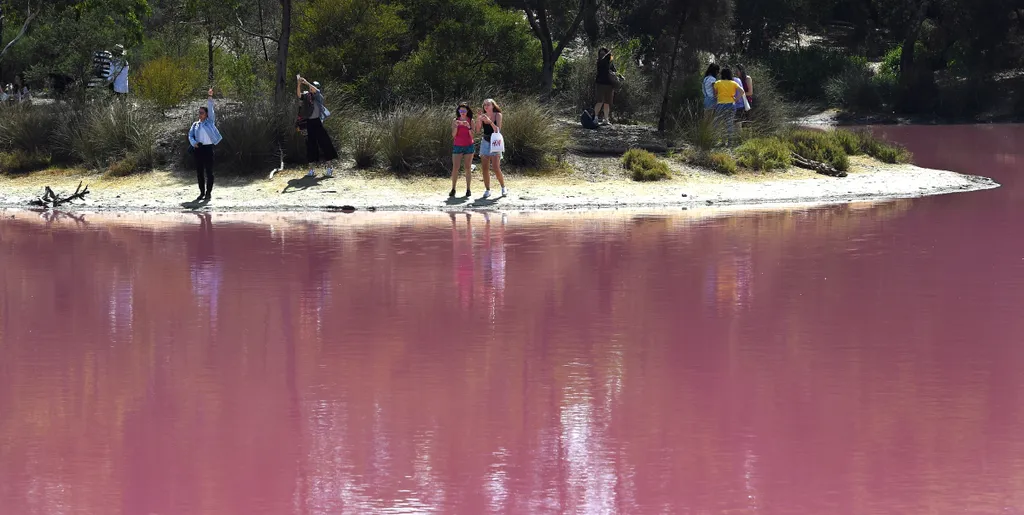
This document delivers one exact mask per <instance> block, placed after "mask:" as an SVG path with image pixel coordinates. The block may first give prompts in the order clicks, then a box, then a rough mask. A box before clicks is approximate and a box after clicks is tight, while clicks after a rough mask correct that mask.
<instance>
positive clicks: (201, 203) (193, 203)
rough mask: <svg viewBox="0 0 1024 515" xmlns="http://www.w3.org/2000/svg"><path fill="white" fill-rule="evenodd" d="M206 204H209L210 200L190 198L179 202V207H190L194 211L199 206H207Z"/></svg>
mask: <svg viewBox="0 0 1024 515" xmlns="http://www.w3.org/2000/svg"><path fill="white" fill-rule="evenodd" d="M208 205H210V201H209V200H190V201H188V202H182V203H181V207H183V208H185V209H191V210H193V211H195V210H196V209H199V208H201V207H204V206H208Z"/></svg>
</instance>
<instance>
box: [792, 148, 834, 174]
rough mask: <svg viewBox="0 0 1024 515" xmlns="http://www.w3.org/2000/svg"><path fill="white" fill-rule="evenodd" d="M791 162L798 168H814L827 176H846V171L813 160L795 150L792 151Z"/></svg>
mask: <svg viewBox="0 0 1024 515" xmlns="http://www.w3.org/2000/svg"><path fill="white" fill-rule="evenodd" d="M792 155H793V164H795V165H797V166H799V167H800V168H806V169H808V170H814V171H815V172H818V173H820V174H822V175H828V176H829V177H846V172H844V171H842V170H838V169H836V167H834V166H832V165H830V164H828V163H822V162H821V161H815V160H813V159H807V158H806V157H804V156H801V155H800V154H797V153H796V152H792Z"/></svg>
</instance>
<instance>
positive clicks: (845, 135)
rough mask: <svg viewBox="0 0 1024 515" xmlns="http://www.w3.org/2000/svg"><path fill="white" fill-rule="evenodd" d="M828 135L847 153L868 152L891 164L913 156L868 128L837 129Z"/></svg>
mask: <svg viewBox="0 0 1024 515" xmlns="http://www.w3.org/2000/svg"><path fill="white" fill-rule="evenodd" d="M828 135H829V136H830V137H831V138H832V140H833V141H834V142H835V143H836V144H838V145H839V146H840V147H842V149H843V151H844V152H846V154H847V155H851V156H859V155H863V154H867V155H869V156H871V157H873V158H875V159H877V160H879V161H882V162H884V163H889V164H897V163H909V162H910V160H911V159H912V157H913V156H912V155H911V153H910V152H909V151H908V150H907V149H905V148H903V147H901V146H899V145H894V144H892V143H888V142H886V141H884V140H882V139H880V138H878V137H876V136H875V135H874V134H871V132H870V131H868V130H863V129H862V130H857V131H849V130H845V129H836V130H834V131H832V132H829V133H828Z"/></svg>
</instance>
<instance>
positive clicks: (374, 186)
mask: <svg viewBox="0 0 1024 515" xmlns="http://www.w3.org/2000/svg"><path fill="white" fill-rule="evenodd" d="M852 161H853V168H852V170H851V172H850V175H849V176H848V177H846V178H841V179H840V178H831V177H825V176H822V175H816V174H813V173H811V172H807V171H804V170H798V169H793V170H790V171H788V172H783V173H779V172H773V173H766V174H741V175H739V176H735V177H726V176H722V175H719V174H715V173H711V172H707V171H703V170H698V169H694V168H689V167H686V166H683V165H679V164H677V163H673V165H672V166H673V169H674V172H675V177H674V178H673V179H671V180H667V181H661V182H656V183H637V182H634V181H631V180H629V179H628V178H626V177H625V176H624V175H623V173H622V171H621V169H620V167H619V166H618V160H617V159H614V158H582V157H573V158H571V159H570V163H569V164H570V166H572V168H573V169H574V172H573V173H572V174H571V176H570V175H565V176H554V177H550V176H549V177H526V176H512V177H508V185H509V187H510V194H509V195H508V196H507V197H505V198H500V199H492V200H489V201H484V200H482V199H480V196H481V195H482V194H483V184H482V180H481V178H480V176H479V173H477V174H476V176H475V177H474V183H473V198H471V199H468V200H467V199H464V198H461V195H462V194H463V193H464V191H465V182H464V180H462V181H460V183H459V184H460V185H459V187H458V189H457V192H458V193H459V195H460V197H458V198H456V199H452V200H449V199H448V198H447V193H448V190H449V189H450V188H451V186H450V182H449V181H448V180H447V179H435V178H410V179H396V178H385V177H374V176H363V175H361V174H358V173H357V172H354V171H351V170H345V171H342V172H341V173H340V174H339V176H338V177H336V178H333V179H322V180H319V179H318V180H315V181H309V180H307V179H304V178H302V172H301V171H300V170H288V171H285V172H281V173H279V174H277V175H276V176H275V177H274V178H273V179H271V180H267V179H265V178H263V179H258V180H252V181H242V180H239V179H230V178H218V182H217V186H216V187H215V188H214V198H213V201H212V202H211V203H210V204H208V205H205V206H201V207H199V209H202V210H211V211H317V210H329V209H336V208H340V207H341V206H353V207H355V208H356V209H358V210H365V209H369V208H373V209H376V210H378V211H442V210H462V209H494V210H502V211H505V210H509V211H512V210H514V211H531V210H568V209H596V208H630V207H674V208H675V207H688V208H692V207H698V206H707V205H716V206H722V205H732V206H737V205H756V204H779V203H833V202H850V201H862V200H881V199H891V198H910V197H919V196H926V195H938V194H944V193H953V192H961V191H975V190H981V189H988V188H993V187H997V186H998V185H997V184H996V183H995V182H993V181H991V180H989V179H987V178H983V177H976V176H967V175H961V174H958V173H954V172H948V171H940V170H930V169H925V168H919V167H916V166H910V165H897V166H890V165H882V164H880V163H877V162H875V161H872V160H870V159H866V158H859V157H858V158H853V159H852ZM80 180H81V181H84V182H85V183H86V184H88V185H89V189H90V194H89V196H88V198H87V201H86V202H76V203H75V204H74V207H72V208H71V209H76V210H83V211H109V210H113V211H164V212H167V211H182V210H189V209H193V208H194V207H193V206H189V205H186V206H183V203H186V202H189V201H191V200H192V199H194V198H195V196H196V195H197V193H198V189H197V187H196V186H195V184H194V178H193V176H192V175H191V174H188V175H184V174H180V173H178V174H172V173H170V172H165V171H156V172H151V173H147V174H142V175H137V176H132V177H127V178H106V177H103V176H102V175H101V174H95V173H85V172H68V171H45V172H38V173H34V174H30V175H27V176H21V177H11V176H0V207H7V208H12V207H14V208H24V207H28V202H29V201H30V200H31V199H33V198H36V197H38V196H39V195H41V194H42V191H43V187H44V186H46V185H49V186H50V187H52V188H53V189H54V190H55V191H57V192H58V193H69V192H72V191H74V189H75V186H76V185H77V184H78V182H79V181H80ZM289 184H291V186H289ZM492 187H493V188H494V189H492V193H497V184H496V181H495V182H494V184H492ZM286 190H287V191H286Z"/></svg>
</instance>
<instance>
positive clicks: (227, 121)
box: [216, 104, 294, 175]
mask: <svg viewBox="0 0 1024 515" xmlns="http://www.w3.org/2000/svg"><path fill="white" fill-rule="evenodd" d="M291 120H292V119H291V118H290V117H289V116H287V115H286V114H284V112H282V110H280V109H277V108H275V107H274V106H273V105H271V104H248V105H246V106H245V107H243V108H242V109H241V110H240V111H237V112H233V113H230V114H227V115H222V116H218V118H217V128H218V129H220V133H221V135H223V136H224V140H223V141H221V143H220V144H219V145H217V157H216V160H217V164H218V165H219V166H221V167H222V168H223V169H227V170H230V171H233V172H236V173H239V174H242V175H249V174H254V175H262V174H265V173H266V172H267V171H268V170H270V169H271V168H274V167H276V166H277V165H278V164H279V162H280V161H279V159H280V156H279V148H278V143H279V142H280V141H281V139H282V138H283V137H284V135H285V133H286V132H292V131H294V128H293V126H292V122H291Z"/></svg>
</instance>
